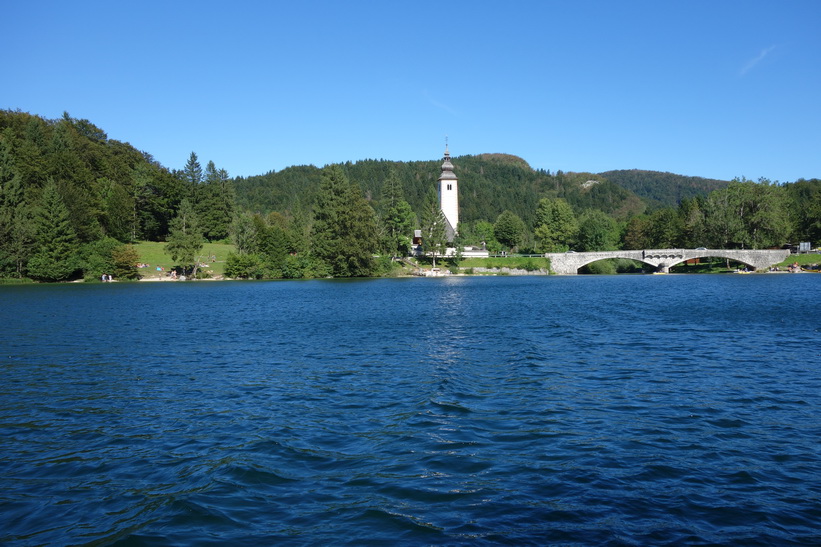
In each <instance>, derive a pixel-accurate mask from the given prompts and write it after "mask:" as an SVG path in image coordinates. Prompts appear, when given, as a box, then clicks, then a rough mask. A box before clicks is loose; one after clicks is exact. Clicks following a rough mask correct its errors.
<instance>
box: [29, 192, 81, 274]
mask: <svg viewBox="0 0 821 547" xmlns="http://www.w3.org/2000/svg"><path fill="white" fill-rule="evenodd" d="M34 226H35V234H36V235H35V252H34V256H32V257H31V260H29V262H28V273H29V276H30V277H32V278H34V279H41V280H44V281H63V280H66V279H69V278H70V277H71V276H73V275H74V274H75V273H76V272H77V270H78V269H79V261H78V251H79V247H80V246H79V242H78V240H77V235H76V233H75V232H74V229H73V228H72V227H71V222H70V220H69V214H68V210H67V209H66V206H65V204H64V203H63V199H62V197H61V196H60V193H59V192H58V190H57V185H56V184H55V183H54V181H53V180H49V182H48V183H47V184H46V186H45V188H43V196H42V199H41V206H40V208H39V209H38V210H37V214H36V217H35V223H34Z"/></svg>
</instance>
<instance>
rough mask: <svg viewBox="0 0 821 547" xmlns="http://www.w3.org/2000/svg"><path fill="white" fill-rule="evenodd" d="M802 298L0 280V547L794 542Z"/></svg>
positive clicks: (813, 505) (811, 301)
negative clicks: (40, 283) (3, 283)
mask: <svg viewBox="0 0 821 547" xmlns="http://www.w3.org/2000/svg"><path fill="white" fill-rule="evenodd" d="M819 287H821V276H816V275H812V274H803V275H786V274H785V275H774V274H773V275H746V276H740V275H692V276H679V275H668V276H649V275H648V276H606V277H598V276H572V277H519V278H517V277H476V278H473V277H465V278H449V279H394V280H387V279H386V280H358V281H305V282H298V281H288V282H259V283H257V282H247V283H241V282H222V283H187V284H186V283H138V284H125V283H119V284H105V285H103V284H96V285H60V286H18V287H0V321H2V329H0V375H1V376H0V377H1V378H2V382H0V523H1V524H2V526H1V527H0V543H2V544H6V545H44V544H45V545H69V544H71V545H74V544H91V545H107V544H115V545H184V544H221V545H260V544H278V545H279V544H284V545H304V544H312V545H322V544H350V545H368V544H370V545H384V544H394V545H417V544H421V545H483V544H484V545H491V544H516V545H520V544H531V545H545V544H553V545H556V544H559V545H601V544H610V545H646V544H654V545H660V544H661V545H663V544H678V545H680V544H711V545H713V544H722V545H812V544H819V543H821V332H819V330H820V329H821V319H819V315H818V303H819V296H821V291H820V290H819Z"/></svg>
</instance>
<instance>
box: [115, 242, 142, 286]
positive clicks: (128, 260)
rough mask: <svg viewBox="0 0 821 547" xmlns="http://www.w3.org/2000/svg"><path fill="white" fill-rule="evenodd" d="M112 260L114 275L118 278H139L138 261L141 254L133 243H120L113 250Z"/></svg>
mask: <svg viewBox="0 0 821 547" xmlns="http://www.w3.org/2000/svg"><path fill="white" fill-rule="evenodd" d="M111 260H112V262H113V264H114V274H113V275H114V277H116V278H118V279H137V278H138V277H139V276H140V274H139V272H138V271H137V262H139V260H140V255H139V253H138V252H137V249H135V248H134V246H133V245H118V246H117V247H115V248H114V249H113V250H112V251H111Z"/></svg>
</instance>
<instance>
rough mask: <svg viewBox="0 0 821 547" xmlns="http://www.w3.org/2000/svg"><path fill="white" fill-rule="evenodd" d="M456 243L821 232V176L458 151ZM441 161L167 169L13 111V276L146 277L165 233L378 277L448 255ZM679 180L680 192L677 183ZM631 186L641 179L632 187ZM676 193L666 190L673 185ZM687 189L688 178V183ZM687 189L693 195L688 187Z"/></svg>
mask: <svg viewBox="0 0 821 547" xmlns="http://www.w3.org/2000/svg"><path fill="white" fill-rule="evenodd" d="M453 163H454V165H455V169H456V174H457V176H458V177H459V193H460V217H461V219H462V222H461V224H460V226H459V227H458V231H459V235H458V237H457V241H456V242H455V243H456V244H457V246H458V247H461V246H464V245H474V246H481V245H483V246H485V247H486V248H488V249H489V250H491V251H502V250H508V251H510V250H515V251H521V252H539V253H541V252H549V251H563V250H570V249H573V250H578V251H588V250H615V249H617V248H625V249H638V248H666V247H702V246H703V247H716V248H753V249H755V248H765V247H774V246H781V245H784V244H785V243H789V242H797V241H812V242H817V241H818V240H819V238H820V237H821V181H819V180H818V179H812V180H799V181H796V182H794V183H786V184H779V183H774V182H771V181H767V180H759V181H749V180H746V179H740V180H734V181H732V182H729V183H722V182H721V181H710V180H707V179H698V178H695V177H679V176H677V175H672V174H669V173H665V174H658V175H659V177H658V184H657V187H653V185H652V182H651V181H652V178H653V176H652V172H645V171H637V172H635V173H634V174H635V175H636V177H637V178H636V179H635V180H633V181H632V182H630V181H629V180H627V179H625V177H628V178H629V175H630V173H631V172H612V173H611V176H612V178H613V179H614V180H615V181H618V183H617V182H614V180H609V179H608V178H607V177H606V176H604V175H603V174H599V175H596V174H591V173H564V172H562V171H556V172H552V173H551V172H550V171H546V170H542V169H539V170H534V169H532V168H531V167H530V166H529V165H527V163H526V162H524V160H522V159H521V158H517V157H515V156H508V155H499V154H493V155H490V154H484V155H479V156H460V157H456V158H454V159H453ZM440 167H441V160H431V161H423V162H392V161H386V160H364V161H359V162H355V163H351V162H347V163H345V164H338V165H331V166H326V167H324V168H317V167H314V166H294V167H289V168H287V169H284V170H282V171H280V172H273V171H272V172H270V173H266V174H264V175H260V176H257V177H248V178H242V177H237V178H232V177H231V176H230V175H229V174H228V173H227V172H226V171H225V170H224V169H220V168H219V167H217V166H216V165H215V164H214V162H213V161H208V162H207V163H206V164H205V168H203V167H202V164H201V163H200V160H199V158H198V157H197V154H196V153H194V152H192V153H191V154H190V156H189V157H188V158H187V161H186V163H185V165H184V167H183V168H182V169H180V170H173V169H168V168H166V167H163V166H162V165H160V164H159V163H158V162H156V161H155V160H154V159H153V158H152V156H151V155H150V154H148V153H145V152H140V151H138V150H136V149H135V148H133V147H132V146H131V145H129V144H128V143H123V142H119V141H116V140H113V139H109V138H108V136H107V135H106V133H105V132H104V131H103V130H101V129H100V128H98V127H96V126H94V125H93V124H92V123H91V122H89V121H88V120H82V119H76V118H73V117H71V116H70V115H69V114H67V113H66V114H64V115H63V117H62V118H59V119H56V120H46V119H43V118H40V117H38V116H34V115H31V114H28V113H23V112H19V111H10V110H4V111H0V277H17V278H21V277H28V278H31V279H35V280H43V281H61V280H68V279H77V278H80V277H86V278H99V276H100V275H101V274H102V273H106V272H108V273H113V274H115V275H116V276H118V277H121V278H128V277H136V276H137V275H138V274H137V270H136V268H135V266H136V263H137V261H138V257H137V256H136V253H135V251H134V249H133V247H131V246H130V245H129V244H130V243H134V242H137V241H144V240H148V241H164V242H165V243H166V252H167V253H168V254H169V255H170V256H171V257H172V259H173V260H174V261H176V262H177V263H178V265H179V266H180V267H181V268H182V269H184V270H185V273H188V274H193V275H196V267H197V264H198V262H199V261H198V259H197V257H198V253H199V252H200V250H201V249H202V247H203V244H204V242H206V241H225V242H230V243H233V244H234V245H235V248H236V252H235V253H232V254H231V256H230V257H229V258H228V261H227V264H226V274H228V275H230V276H232V277H250V278H298V277H325V276H337V277H349V276H369V275H380V274H382V273H384V272H386V271H388V270H389V269H390V268H391V260H390V259H391V257H401V256H405V255H407V254H408V252H409V251H410V248H411V237H412V234H413V232H414V230H417V229H418V230H421V232H422V234H423V242H424V245H425V250H426V251H427V252H428V253H429V254H430V255H432V256H433V258H434V260H435V259H436V257H437V256H441V255H442V254H444V250H445V245H446V243H447V242H446V241H445V240H444V239H445V235H444V218H443V216H442V214H441V211H440V210H439V208H438V196H437V193H436V180H437V178H438V176H439V172H440ZM677 184H678V185H680V188H679V189H678V190H675V187H676V185H677ZM630 188H633V189H630ZM665 188H666V189H665ZM682 188H683V189H682ZM682 196H684V197H682Z"/></svg>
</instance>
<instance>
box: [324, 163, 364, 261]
mask: <svg viewBox="0 0 821 547" xmlns="http://www.w3.org/2000/svg"><path fill="white" fill-rule="evenodd" d="M375 216H376V215H375V213H374V210H373V208H372V207H371V206H370V205H369V204H368V203H367V202H366V201H365V199H364V198H363V197H362V192H361V190H359V187H358V186H356V185H353V184H351V183H350V182H349V181H348V179H347V177H346V176H345V173H344V172H343V171H342V168H341V167H340V166H338V165H332V166H329V167H326V168H325V170H324V171H323V174H322V184H321V185H320V188H319V194H318V195H317V200H316V205H315V212H314V225H313V229H312V232H311V233H312V237H311V243H312V252H313V254H314V256H316V257H317V258H318V259H320V260H321V261H322V262H324V263H325V265H326V266H327V267H328V270H329V273H330V274H331V275H333V276H335V277H363V276H368V275H372V274H373V272H374V269H375V266H374V262H373V253H374V252H375V251H376V248H377V241H376V220H375Z"/></svg>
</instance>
